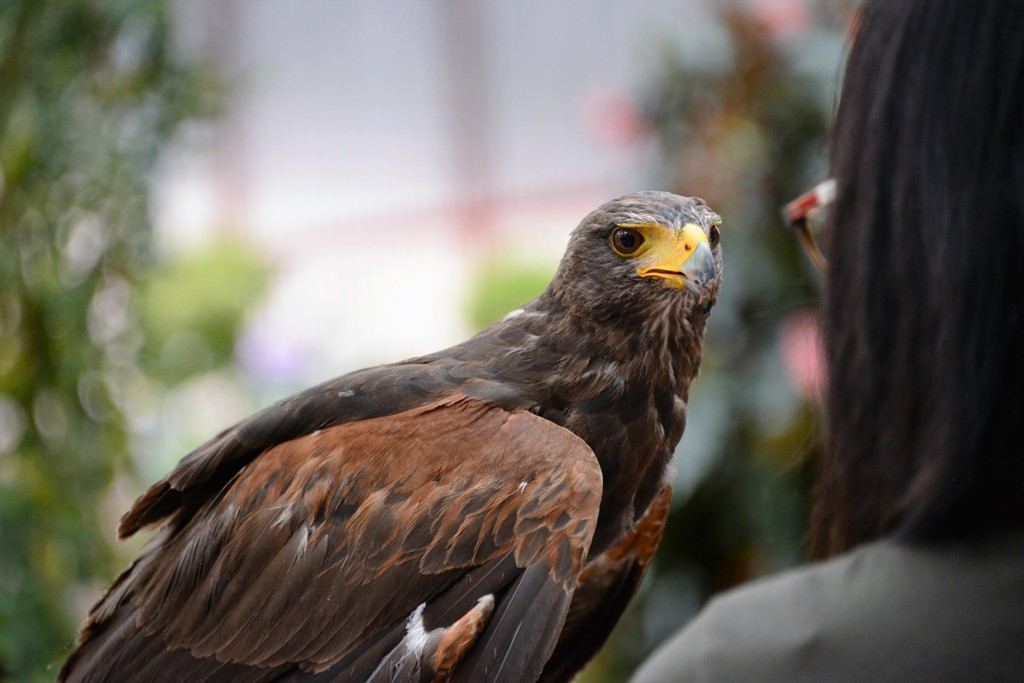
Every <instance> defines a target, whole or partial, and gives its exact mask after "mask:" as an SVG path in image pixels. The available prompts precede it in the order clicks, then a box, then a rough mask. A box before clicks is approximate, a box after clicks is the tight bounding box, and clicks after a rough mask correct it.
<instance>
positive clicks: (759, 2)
mask: <svg viewBox="0 0 1024 683" xmlns="http://www.w3.org/2000/svg"><path fill="white" fill-rule="evenodd" d="M750 9H751V11H752V12H753V13H754V16H755V17H757V19H758V20H759V21H760V22H761V23H762V24H764V25H765V27H766V28H767V29H768V30H769V31H771V32H772V33H775V34H779V35H792V34H794V33H799V32H801V31H803V30H804V29H806V28H807V27H808V26H809V25H810V23H811V15H810V13H808V11H807V6H806V5H805V4H804V2H803V0H751V3H750Z"/></svg>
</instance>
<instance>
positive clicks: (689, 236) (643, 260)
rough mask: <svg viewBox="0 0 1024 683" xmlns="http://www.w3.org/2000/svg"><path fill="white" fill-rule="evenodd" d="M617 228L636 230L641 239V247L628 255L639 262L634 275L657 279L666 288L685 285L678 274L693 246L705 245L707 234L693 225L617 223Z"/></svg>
mask: <svg viewBox="0 0 1024 683" xmlns="http://www.w3.org/2000/svg"><path fill="white" fill-rule="evenodd" d="M617 227H620V228H629V229H631V230H636V231H637V232H639V233H640V234H642V235H643V236H644V243H643V245H642V246H641V247H640V248H639V249H637V251H636V252H635V253H634V254H632V255H631V256H633V257H635V258H637V259H638V260H639V261H640V267H639V268H637V270H636V272H637V275H640V276H641V277H657V278H661V279H663V280H665V284H666V285H668V286H669V287H680V288H682V287H685V286H686V279H685V278H684V277H683V275H682V273H681V272H680V271H682V269H683V266H684V265H685V264H686V262H687V261H689V260H690V256H692V255H693V252H694V250H695V249H696V248H697V245H698V244H700V243H701V242H705V243H708V236H707V234H706V233H705V232H704V230H702V229H701V228H700V226H698V225H696V224H695V223H687V224H686V225H684V226H683V227H681V228H679V229H677V230H673V229H671V228H668V227H666V226H664V225H655V224H650V223H619V224H618V225H617Z"/></svg>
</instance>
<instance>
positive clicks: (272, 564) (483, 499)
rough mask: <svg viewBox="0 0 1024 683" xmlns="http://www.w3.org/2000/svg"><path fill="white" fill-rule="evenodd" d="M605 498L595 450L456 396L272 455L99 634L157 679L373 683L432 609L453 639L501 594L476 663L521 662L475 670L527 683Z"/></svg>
mask: <svg viewBox="0 0 1024 683" xmlns="http://www.w3.org/2000/svg"><path fill="white" fill-rule="evenodd" d="M157 488H159V485H158V487H157ZM158 495H159V494H158ZM600 496H601V472H600V468H599V467H598V465H597V462H596V459H595V458H594V456H593V453H592V452H591V451H590V449H589V447H587V445H586V444H585V443H584V442H583V441H582V440H580V439H579V438H578V437H576V436H575V435H573V434H572V433H571V432H569V431H567V430H565V429H563V428H561V427H558V426H556V425H554V424H552V423H550V422H547V421H546V420H543V419H542V418H539V417H536V416H534V415H532V414H530V413H527V412H523V411H518V410H511V411H510V410H506V409H504V408H500V407H497V406H494V405H492V404H488V403H486V402H483V401H480V400H476V399H470V398H466V397H453V398H450V399H446V400H444V401H440V402H437V403H435V404H431V405H428V406H424V407H421V408H417V409H414V410H410V411H406V412H404V413H399V414H397V415H390V416H386V417H379V418H373V419H369V420H362V421H358V422H351V423H346V424H341V425H337V426H334V427H330V428H328V429H324V430H322V431H320V432H318V433H315V434H310V435H307V436H303V437H300V438H297V439H293V440H291V441H288V442H285V443H282V444H279V445H277V446H275V447H273V448H271V449H269V450H268V451H266V452H265V453H263V454H262V455H261V456H260V457H258V458H256V459H255V460H254V461H253V462H251V463H250V464H248V465H247V466H246V467H245V468H244V469H243V470H242V471H241V472H240V473H238V474H237V475H236V476H235V477H234V478H233V479H232V480H231V481H230V483H229V484H228V485H227V486H226V487H225V488H224V489H223V490H221V491H218V492H217V493H216V494H215V495H214V496H212V497H211V499H210V500H209V501H208V502H207V503H205V504H204V505H201V506H199V507H197V508H196V511H195V513H194V514H192V515H191V516H189V517H188V518H187V519H184V518H175V517H172V518H171V521H170V522H169V523H168V525H167V527H166V529H167V531H165V533H164V534H163V535H162V536H160V537H159V538H158V539H157V540H155V541H154V543H155V545H154V547H152V548H151V549H150V550H148V551H147V555H146V556H145V557H146V561H140V562H137V563H136V564H135V565H133V567H132V568H130V569H129V570H128V572H126V574H125V576H124V577H122V580H120V581H119V584H120V585H118V584H115V586H117V590H116V591H112V592H111V593H110V594H108V598H109V599H110V600H115V601H116V604H109V603H108V602H105V601H101V603H100V604H99V605H97V607H96V608H94V611H93V613H92V614H91V615H90V622H89V623H88V624H87V627H86V629H85V631H83V634H84V637H85V638H86V639H88V638H89V637H100V636H101V634H103V633H105V632H113V630H117V632H118V633H120V634H121V635H119V636H118V642H119V643H120V646H119V651H123V652H126V653H128V654H127V655H125V656H126V657H127V660H126V661H129V662H134V663H135V664H139V662H141V661H143V658H145V667H146V670H147V671H153V672H156V673H154V675H157V673H159V672H158V670H159V669H160V667H161V662H165V661H166V662H176V663H177V665H181V666H184V665H183V664H181V662H180V661H179V660H181V659H182V657H186V658H187V657H191V658H193V659H196V660H197V661H196V662H195V664H194V665H191V666H192V668H193V670H194V671H195V672H196V676H195V678H196V680H200V679H202V677H203V676H206V675H210V676H214V677H216V676H217V675H219V673H218V672H220V671H222V670H223V671H231V672H232V676H235V677H236V679H237V680H250V679H256V678H262V677H263V676H264V675H265V673H266V672H267V671H269V670H273V671H279V672H288V676H291V677H297V678H295V680H303V679H305V678H307V677H308V676H312V677H313V678H310V680H314V679H315V680H321V676H323V678H322V680H360V679H359V678H358V676H362V677H363V678H365V677H366V676H367V675H368V674H369V673H370V672H372V670H373V668H375V667H376V666H377V665H378V664H379V663H380V662H381V661H382V660H383V659H384V658H386V657H389V656H390V657H392V659H393V660H394V661H395V662H406V661H409V662H411V661H412V660H410V659H409V658H408V657H405V656H404V655H401V653H400V651H398V650H396V648H401V647H402V646H401V642H402V638H403V624H405V622H406V620H407V619H408V618H409V615H410V614H411V613H412V612H413V611H414V610H415V609H416V608H417V606H418V605H426V607H427V609H426V610H425V611H424V612H423V616H424V619H425V620H426V621H425V624H426V625H427V626H429V627H430V628H431V629H434V630H436V629H439V628H448V627H450V626H451V625H452V624H454V623H455V622H456V621H457V620H459V619H460V618H463V617H465V616H466V615H467V614H469V613H470V611H471V610H473V609H474V607H475V606H476V605H477V604H478V602H479V600H481V599H482V598H484V597H486V596H488V595H490V596H492V599H495V600H497V604H496V607H495V608H494V616H493V618H490V619H489V622H488V624H487V627H486V629H484V630H482V633H481V635H480V636H479V638H480V643H479V644H478V645H474V646H473V647H472V648H471V649H469V653H470V654H469V655H468V656H469V657H472V656H473V653H475V652H477V651H478V650H480V648H481V646H484V647H489V648H491V649H492V650H494V651H498V650H500V649H501V648H505V650H504V652H505V654H507V658H505V659H503V660H502V662H500V663H497V664H496V663H495V662H494V661H492V660H493V659H494V658H493V657H490V656H488V657H487V658H483V659H480V658H478V659H477V660H474V662H477V663H474V664H473V670H480V667H481V666H483V667H485V668H488V670H489V669H490V668H492V667H494V666H497V669H496V671H497V672H499V673H500V678H499V679H498V680H521V679H522V678H521V676H522V674H523V673H524V672H531V671H533V670H534V669H536V671H535V672H534V675H536V674H538V673H539V672H540V669H539V667H540V666H542V665H543V662H544V660H545V659H546V658H547V656H548V655H549V654H550V652H551V649H552V648H553V647H554V643H555V638H556V637H557V633H558V629H559V628H560V627H561V623H562V619H564V616H565V612H566V610H567V609H568V605H569V600H570V598H571V596H572V592H573V589H574V588H575V582H576V578H577V575H578V573H579V571H580V570H581V568H582V566H583V561H584V558H585V557H586V554H587V551H588V549H589V544H590V539H591V537H592V535H593V531H594V527H595V524H596V518H597V511H598V509H599V505H600ZM105 600H106V599H105ZM535 611H536V613H535ZM115 613H116V614H117V615H119V616H120V622H117V623H116V624H115V621H117V620H115V619H114V615H115ZM126 614H130V617H125V615H126ZM108 622H109V623H108ZM122 622H123V623H122ZM481 623H482V622H481ZM517 624H522V625H523V627H522V629H519V630H518V631H517V630H516V625H517ZM481 628H482V626H481ZM111 629H113V630H111ZM118 629H119V630H118ZM439 633H440V631H439ZM154 643H155V644H156V645H154ZM481 644H486V645H481ZM87 645H88V647H86V646H85V645H83V648H82V650H81V651H85V650H86V649H88V648H99V649H102V647H103V645H102V644H99V645H97V644H95V643H90V644H87ZM154 649H155V650H156V651H155V652H154ZM97 651H98V650H97ZM451 652H456V650H449V653H451ZM389 653H390V654H389ZM403 657H404V658H403ZM80 661H81V657H80V656H79V653H78V652H76V653H74V654H73V655H72V657H71V658H69V660H68V662H67V664H66V665H65V669H64V670H63V671H62V674H61V677H62V680H63V678H64V677H65V676H67V679H68V680H78V679H76V678H75V676H74V675H72V673H71V672H73V671H74V670H75V669H76V667H77V664H76V662H80ZM417 661H418V660H417ZM408 665H409V666H412V664H408ZM402 666H406V664H402ZM416 666H420V664H416ZM460 670H461V667H459V668H458V669H457V671H460ZM240 671H249V672H251V675H250V674H245V675H242V674H240V673H239V672H240ZM303 672H305V673H303ZM317 672H321V673H317ZM346 672H347V673H346ZM307 674H308V676H307ZM349 676H356V678H349ZM81 680H91V679H90V678H88V677H83V678H81ZM154 680H160V678H159V675H157V677H156V678H154ZM478 680H479V679H478ZM522 680H526V679H522Z"/></svg>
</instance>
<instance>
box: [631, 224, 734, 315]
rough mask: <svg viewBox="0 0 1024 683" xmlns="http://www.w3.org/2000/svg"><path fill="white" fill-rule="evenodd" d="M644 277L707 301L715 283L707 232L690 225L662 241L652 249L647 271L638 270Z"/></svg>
mask: <svg viewBox="0 0 1024 683" xmlns="http://www.w3.org/2000/svg"><path fill="white" fill-rule="evenodd" d="M637 274H639V275H640V276H642V277H656V278H660V279H662V280H664V281H665V285H666V286H668V287H673V288H677V289H683V288H685V289H688V290H690V291H691V292H694V293H695V294H697V295H698V296H699V297H701V299H704V298H705V297H707V298H710V297H708V296H707V295H708V294H709V288H710V286H711V283H712V282H713V281H714V279H715V259H714V257H713V256H712V254H711V247H710V245H709V244H708V237H707V234H705V232H704V231H703V230H702V229H701V228H700V227H698V226H697V225H694V224H693V223H687V224H686V225H685V226H683V228H682V229H681V230H680V231H679V233H677V234H676V235H674V236H673V237H672V238H669V239H665V240H660V241H659V242H658V243H657V244H656V245H655V246H654V247H653V248H652V249H651V253H650V257H649V258H648V260H647V263H646V265H645V266H644V267H642V268H640V269H639V270H637Z"/></svg>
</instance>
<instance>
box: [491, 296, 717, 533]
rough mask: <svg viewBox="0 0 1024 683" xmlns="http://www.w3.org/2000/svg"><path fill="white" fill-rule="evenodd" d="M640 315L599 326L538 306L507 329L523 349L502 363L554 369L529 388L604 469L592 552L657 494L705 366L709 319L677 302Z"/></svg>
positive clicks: (564, 310) (540, 408)
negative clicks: (602, 497)
mask: <svg viewBox="0 0 1024 683" xmlns="http://www.w3.org/2000/svg"><path fill="white" fill-rule="evenodd" d="M643 313H644V314H643V315H640V316H636V318H635V319H627V318H624V317H616V316H611V317H609V318H607V319H603V320H602V319H597V320H595V319H594V317H593V316H587V317H586V318H584V317H582V316H578V315H575V314H574V313H573V311H572V310H571V309H570V308H568V307H564V306H560V305H559V302H558V301H557V300H547V301H546V300H544V299H543V298H542V299H540V300H538V301H536V302H533V303H532V304H530V305H529V306H527V307H525V308H524V310H523V312H522V313H520V314H518V315H516V316H514V317H513V318H511V319H509V320H508V321H506V324H507V325H508V328H509V329H508V330H506V331H505V332H504V333H505V334H507V335H509V337H510V338H512V337H514V338H516V339H518V340H519V343H518V344H517V345H516V347H515V348H514V349H512V350H511V351H510V353H509V355H508V356H507V358H506V359H505V361H504V362H506V363H512V364H515V365H517V366H519V367H531V366H532V367H546V368H557V370H556V371H553V372H552V371H547V372H544V373H543V374H538V375H532V376H530V378H529V380H528V382H529V383H530V393H531V395H532V396H534V397H535V401H536V407H537V412H538V414H539V415H541V416H542V417H545V418H547V419H549V420H551V421H553V422H555V423H557V424H560V425H562V426H564V427H566V428H567V429H570V430H571V431H573V432H574V433H576V434H577V435H578V436H580V437H582V438H583V439H584V440H585V441H586V442H587V443H588V444H589V445H590V447H591V448H592V449H593V450H594V453H595V454H596V456H597V458H598V461H599V462H600V464H601V469H602V472H603V475H604V490H605V495H606V500H605V501H604V502H603V503H602V511H605V510H607V511H609V513H608V514H607V515H605V517H604V518H603V519H602V520H601V521H600V523H599V525H598V530H597V532H596V534H595V538H594V547H593V549H592V550H599V549H600V548H601V547H603V546H604V545H606V544H608V543H611V542H613V541H614V539H616V538H617V537H618V536H619V535H620V534H621V533H623V532H624V531H625V530H626V529H628V528H629V527H630V526H631V525H632V523H633V522H634V521H635V519H637V518H639V517H640V516H641V515H642V514H643V513H644V511H645V510H646V508H647V505H648V504H649V503H650V502H651V500H652V499H653V498H654V496H655V495H656V494H657V492H658V490H659V489H660V487H661V484H662V479H663V476H664V472H665V468H666V466H667V464H668V461H669V460H670V459H671V457H672V453H673V451H674V449H675V446H676V444H677V443H678V441H679V439H680V437H681V436H682V432H683V427H684V425H685V421H686V403H687V400H688V396H689V388H690V383H691V382H692V380H693V379H694V377H695V376H696V374H697V370H698V367H699V363H700V356H701V340H702V339H703V333H704V318H703V316H699V315H691V314H688V313H687V308H686V307H684V306H683V305H682V301H680V300H673V299H668V300H667V305H665V306H664V307H662V308H659V309H658V310H652V311H646V312H643ZM611 510H616V511H620V512H619V513H618V515H617V518H612V515H611V513H610V511H611Z"/></svg>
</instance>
